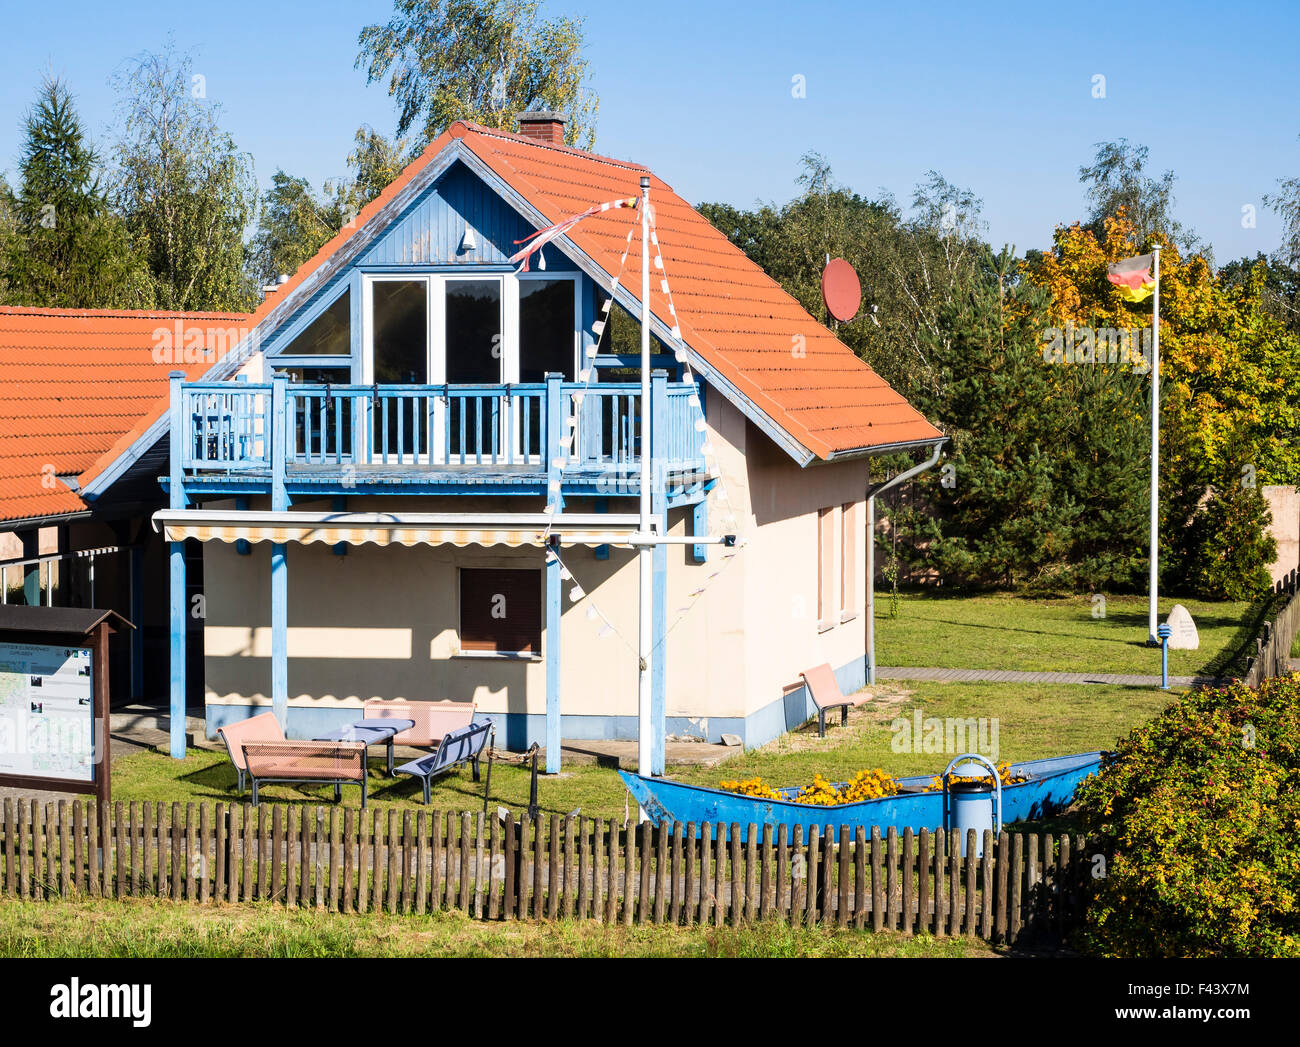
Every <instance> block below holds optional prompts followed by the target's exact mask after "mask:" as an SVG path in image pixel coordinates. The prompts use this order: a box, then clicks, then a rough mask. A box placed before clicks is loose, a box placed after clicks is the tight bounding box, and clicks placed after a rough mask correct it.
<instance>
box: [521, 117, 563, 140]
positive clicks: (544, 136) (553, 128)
mask: <svg viewBox="0 0 1300 1047" xmlns="http://www.w3.org/2000/svg"><path fill="white" fill-rule="evenodd" d="M566 120H567V117H565V115H564V114H563V113H556V112H552V111H551V110H549V109H534V110H532V111H531V112H527V113H520V114H519V133H520V134H521V135H523V136H524V137H525V138H535V139H537V141H539V142H548V143H550V144H551V145H563V144H564V124H565V121H566Z"/></svg>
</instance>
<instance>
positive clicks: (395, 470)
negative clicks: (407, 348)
mask: <svg viewBox="0 0 1300 1047" xmlns="http://www.w3.org/2000/svg"><path fill="white" fill-rule="evenodd" d="M640 393H641V388H640V385H639V384H638V383H628V382H593V383H592V384H590V385H583V384H579V383H571V382H564V381H562V380H561V378H560V376H558V375H551V376H549V377H548V380H547V381H546V382H542V383H536V384H516V385H376V386H369V385H310V384H299V383H291V382H289V381H288V380H287V379H285V378H281V377H276V378H275V379H274V380H273V381H271V382H263V383H253V382H245V381H234V382H185V381H183V380H182V379H181V378H180V377H178V376H173V379H172V394H171V395H172V402H171V420H172V431H173V432H174V433H175V432H179V433H181V434H182V438H181V440H180V442H179V448H178V449H177V450H178V451H179V454H174V455H173V459H172V471H173V481H175V480H177V479H178V480H179V481H180V482H181V483H182V484H183V486H184V488H185V490H186V492H187V493H190V494H208V495H215V494H249V493H257V492H260V491H275V490H276V489H277V488H278V487H279V486H281V485H282V487H283V490H284V491H285V492H286V493H287V494H288V496H289V497H290V498H292V497H294V496H295V495H313V494H314V495H322V494H348V493H353V494H356V493H362V492H364V493H367V494H376V493H426V494H438V493H448V494H525V495H526V494H534V495H545V494H547V493H548V491H554V490H555V488H554V482H555V481H557V480H558V481H559V483H560V484H561V485H562V489H563V491H564V492H565V493H566V494H583V495H597V496H600V495H611V496H625V495H632V494H637V493H639V489H640V488H639V473H640V466H641V459H640V456H641V453H642V448H641V446H640V435H639V429H640V425H639V417H638V416H639V414H640V408H641V403H640ZM698 397H699V393H698V390H697V387H696V386H695V385H694V384H692V383H685V382H669V381H668V379H667V374H666V372H662V371H656V372H655V373H654V375H653V376H652V379H651V410H652V439H653V443H654V449H653V450H654V453H653V455H652V459H651V463H652V470H653V473H654V475H655V477H656V483H662V484H663V489H664V490H665V491H669V490H672V491H676V492H683V491H686V490H689V489H692V488H694V489H698V488H699V487H700V486H701V485H702V484H704V483H706V482H707V480H708V477H707V476H706V475H705V460H704V454H703V452H702V447H703V444H704V435H705V434H704V432H703V427H702V426H701V427H698V428H697V423H698V422H699V420H700V419H701V418H703V413H702V411H701V408H700V401H699V398H698ZM571 434H572V436H574V437H575V439H574V440H573V441H572V443H568V438H569V437H570V435H571ZM566 444H567V445H568V446H569V447H571V448H572V449H573V451H572V453H567V452H562V451H561V450H560V448H561V447H564V446H566Z"/></svg>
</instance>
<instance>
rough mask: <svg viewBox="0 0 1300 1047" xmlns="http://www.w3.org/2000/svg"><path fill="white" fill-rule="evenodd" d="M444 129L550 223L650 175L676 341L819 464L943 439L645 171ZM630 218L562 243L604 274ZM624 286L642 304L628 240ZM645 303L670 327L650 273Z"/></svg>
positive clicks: (466, 128)
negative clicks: (680, 339) (684, 344)
mask: <svg viewBox="0 0 1300 1047" xmlns="http://www.w3.org/2000/svg"><path fill="white" fill-rule="evenodd" d="M450 134H451V135H452V136H453V137H456V138H460V139H461V141H462V142H463V143H464V144H465V145H466V146H468V147H469V148H470V149H471V150H472V151H473V152H474V154H475V155H476V156H478V157H479V158H480V159H482V160H483V161H484V163H486V164H487V165H488V166H489V167H490V168H491V169H492V170H493V171H494V172H495V173H496V174H497V175H498V176H499V177H500V178H501V179H502V180H503V181H505V182H507V183H508V184H509V185H510V186H511V187H513V188H514V189H515V190H516V191H517V192H519V193H520V195H522V196H523V197H524V198H525V199H527V200H528V202H529V203H530V204H531V205H532V206H533V207H535V208H536V209H537V210H538V211H540V212H541V213H542V214H544V215H545V216H546V217H547V218H548V219H550V220H551V221H559V220H561V219H562V218H566V217H568V216H569V215H572V214H576V213H577V212H579V211H583V210H586V209H587V208H588V207H590V206H591V205H592V204H595V203H601V202H604V201H606V200H613V199H615V198H617V197H626V196H636V195H639V194H640V178H641V176H642V175H644V174H650V202H651V204H652V206H653V207H654V210H655V216H656V217H655V224H656V227H657V229H658V233H659V245H660V247H661V249H662V252H663V259H664V267H665V270H666V273H667V276H668V280H669V285H670V287H671V290H672V293H673V301H674V304H675V305H676V307H677V314H678V317H679V319H680V321H681V324H680V326H681V330H682V336H683V338H684V339H685V341H686V342H687V344H688V345H689V346H690V347H691V348H692V349H694V350H695V351H696V352H698V353H699V354H700V356H701V357H702V358H703V359H704V360H705V362H706V363H708V364H710V365H711V366H712V367H714V368H715V369H716V370H717V371H718V372H719V373H721V374H722V375H723V376H724V377H726V378H727V379H728V380H730V381H731V382H732V384H733V385H735V386H736V388H737V389H738V390H740V392H741V393H743V394H744V395H745V396H746V397H747V398H748V399H749V400H750V401H751V402H753V403H754V404H755V405H756V406H757V407H758V408H759V409H760V410H761V411H763V413H764V414H766V415H767V416H768V417H770V418H771V419H772V420H773V421H774V422H775V423H776V424H777V425H778V426H780V427H781V428H782V429H784V430H785V431H786V432H787V433H789V434H790V435H791V436H792V437H794V439H795V440H796V441H798V442H799V443H800V444H802V445H803V446H804V447H806V448H807V449H808V450H809V451H811V452H813V453H814V454H815V455H817V456H818V457H819V458H826V457H829V456H830V455H831V454H834V453H836V452H846V451H854V450H860V449H869V448H876V447H881V446H885V445H888V444H899V443H919V442H924V441H931V440H937V439H939V438H940V436H941V435H942V434H941V433H940V432H939V430H937V429H936V428H935V427H934V426H932V425H931V424H930V423H929V422H927V421H926V420H925V418H924V416H922V415H921V413H920V412H919V411H916V410H915V409H914V408H913V407H912V406H911V405H910V404H908V402H907V401H906V400H905V399H904V398H903V397H902V396H901V395H900V394H899V393H897V392H895V391H894V390H893V389H892V388H891V387H890V386H889V384H888V383H887V382H886V381H885V380H884V379H883V378H881V377H880V376H879V375H877V374H876V372H875V371H873V370H872V369H871V368H870V367H868V366H867V364H866V363H864V362H863V361H862V360H861V359H860V358H859V357H858V356H857V354H856V353H854V352H853V350H852V349H850V348H849V347H848V346H846V345H845V344H844V343H843V342H841V341H840V340H839V339H838V338H836V337H835V335H833V334H832V333H831V332H830V331H829V330H827V329H826V328H825V327H823V326H822V325H821V324H820V323H818V322H817V321H816V320H815V319H814V318H813V317H812V316H811V315H809V314H808V312H807V311H805V310H804V308H803V307H802V306H801V305H800V304H799V303H798V302H797V301H796V300H795V299H794V298H792V297H791V296H790V295H788V294H786V292H785V291H784V290H782V288H781V285H780V284H778V283H777V282H776V281H775V280H773V279H772V278H771V277H769V276H768V275H767V274H766V273H765V272H764V271H763V270H762V269H761V268H760V267H759V266H757V265H756V264H754V263H753V262H752V261H750V260H749V258H748V257H746V255H745V254H744V252H743V251H741V250H740V249H739V248H737V247H736V246H735V245H733V244H732V243H731V241H729V240H728V239H727V238H726V237H725V236H723V235H722V233H720V232H718V231H717V230H716V229H715V228H714V227H713V226H712V225H710V224H709V222H708V220H707V219H706V218H705V217H704V216H703V215H701V214H700V213H699V212H698V211H696V210H695V209H694V208H693V207H691V206H690V204H688V203H687V202H686V201H685V200H683V199H682V198H681V197H680V196H678V195H677V194H676V193H674V192H673V191H672V188H671V187H670V186H669V185H667V184H666V183H665V182H663V181H661V180H660V179H659V178H656V177H655V176H654V175H653V174H651V173H650V172H649V171H648V170H647V169H646V168H644V167H642V166H640V165H638V164H632V163H627V162H623V161H618V160H611V159H608V158H605V157H600V156H595V155H593V154H591V153H585V152H582V151H580V150H577V149H569V148H567V147H564V146H554V145H550V144H547V143H542V142H538V141H536V140H534V139H530V138H525V137H523V136H521V135H515V134H510V133H508V132H503V131H493V130H489V129H487V128H483V127H478V126H476V125H473V124H465V123H457V124H453V125H452V127H451V129H450ZM434 145H437V143H434ZM426 155H427V154H426ZM634 214H635V212H629V211H625V210H614V211H608V212H605V213H604V214H600V215H596V216H594V217H592V218H588V219H585V220H584V221H582V222H581V223H579V224H578V225H577V226H575V227H574V228H573V229H572V230H571V231H570V233H569V239H570V240H571V241H572V242H573V243H574V245H575V246H577V247H578V248H580V249H581V250H582V251H584V252H586V253H587V254H588V255H589V256H590V257H591V258H592V259H593V260H594V261H595V262H597V263H598V264H599V265H601V266H602V267H603V268H604V269H605V270H606V271H607V272H608V273H610V274H611V275H612V274H614V273H616V272H617V271H618V261H619V255H620V254H621V253H622V251H623V248H624V246H625V244H626V237H627V230H628V223H629V221H635V219H634V218H632V217H630V216H632V215H634ZM638 235H639V234H638ZM622 283H623V285H624V286H625V287H626V288H627V289H628V290H629V291H631V292H632V293H633V294H634V295H635V296H636V297H637V298H638V299H639V297H640V293H641V257H640V250H639V245H638V242H637V241H634V242H633V250H632V251H631V252H630V254H629V256H628V261H627V268H626V270H625V271H624V275H623V279H622ZM650 307H651V310H652V311H653V312H654V313H655V315H656V316H658V317H659V318H660V319H661V320H664V321H667V319H668V317H669V313H668V307H667V299H666V298H665V297H664V295H663V294H662V293H661V291H660V290H659V281H658V280H657V279H656V278H655V276H654V274H653V273H652V274H651V295H650ZM669 326H671V323H669ZM800 339H802V344H801V343H800ZM796 347H798V348H799V350H800V352H796Z"/></svg>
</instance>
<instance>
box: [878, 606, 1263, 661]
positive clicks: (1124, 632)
mask: <svg viewBox="0 0 1300 1047" xmlns="http://www.w3.org/2000/svg"><path fill="white" fill-rule="evenodd" d="M898 603H899V608H898V617H897V618H891V617H890V616H889V607H890V601H889V598H888V595H887V594H880V595H879V596H878V598H877V601H876V651H877V654H878V657H879V659H880V664H881V665H891V666H936V667H939V668H944V669H1019V670H1025V671H1028V672H1094V673H1142V674H1145V675H1153V676H1154V675H1159V673H1160V652H1159V651H1158V650H1156V649H1153V648H1149V647H1147V646H1146V639H1147V598H1146V597H1145V596H1107V597H1106V602H1105V617H1104V618H1094V617H1093V610H1094V604H1093V601H1092V600H1091V598H1090V597H1088V596H1075V597H1066V598H1061V599H1043V598H1029V597H1020V596H1012V595H1008V594H995V595H987V596H953V595H949V594H941V593H934V592H925V593H903V594H900V596H899V601H898ZM1175 603H1181V604H1183V606H1185V607H1186V608H1187V609H1188V610H1189V611H1190V612H1191V614H1192V618H1193V619H1194V620H1195V621H1196V628H1197V631H1198V632H1199V634H1200V641H1201V645H1200V648H1199V649H1198V650H1195V651H1170V652H1169V671H1170V673H1171V674H1172V675H1174V676H1193V675H1198V674H1205V675H1213V676H1218V675H1234V674H1240V673H1241V672H1242V671H1243V669H1244V661H1245V656H1246V655H1247V654H1248V653H1249V651H1252V650H1253V649H1254V636H1255V634H1256V632H1257V631H1258V625H1259V621H1258V619H1259V618H1260V613H1259V612H1260V606H1259V605H1257V604H1247V603H1207V602H1205V601H1201V600H1188V599H1177V600H1176V599H1173V598H1169V599H1162V600H1160V601H1158V607H1159V611H1160V616H1161V618H1162V619H1163V618H1164V617H1165V616H1166V615H1168V613H1169V610H1170V608H1172V607H1173V605H1174V604H1175Z"/></svg>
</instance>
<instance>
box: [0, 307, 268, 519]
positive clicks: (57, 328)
mask: <svg viewBox="0 0 1300 1047" xmlns="http://www.w3.org/2000/svg"><path fill="white" fill-rule="evenodd" d="M177 320H180V321H181V322H182V323H185V324H193V323H200V324H204V325H230V324H238V325H240V326H241V327H242V326H244V325H245V324H246V323H247V320H248V317H247V316H246V315H244V314H242V313H169V312H136V311H113V310H102V309H29V308H14V307H0V404H3V407H2V408H0V520H22V519H28V518H31V517H37V516H53V515H59V514H62V513H75V512H80V511H82V510H84V509H85V508H86V506H85V503H84V502H83V501H82V500H81V498H80V497H79V496H78V495H77V494H76V493H75V492H74V491H72V490H71V489H70V488H69V487H68V486H67V485H66V484H64V483H63V481H61V480H59V479H57V477H59V476H76V477H80V476H81V475H83V474H84V473H85V471H86V470H88V469H89V468H91V467H92V466H93V465H94V464H95V463H96V462H97V461H98V460H99V459H100V458H101V457H103V456H105V455H106V454H107V453H108V452H109V451H110V450H111V449H113V448H115V447H117V446H118V445H122V444H123V438H124V437H125V436H126V435H127V434H129V433H132V432H135V431H137V430H140V431H142V429H143V427H142V426H141V420H142V419H144V418H155V417H157V416H158V414H159V413H160V412H161V410H162V409H163V408H164V406H165V404H166V399H167V376H168V374H170V373H171V372H172V371H173V370H183V371H185V372H186V373H187V374H188V375H190V376H191V377H197V376H198V375H200V374H201V373H202V372H203V371H205V370H207V368H208V367H209V366H211V365H210V364H208V363H192V364H174V363H171V362H162V363H159V362H157V361H156V360H155V359H154V348H155V346H158V345H163V344H165V343H163V342H160V341H159V340H158V339H156V338H155V332H156V331H157V330H158V329H159V328H160V327H164V328H167V329H168V330H169V332H172V331H174V325H175V323H176V321H177ZM129 444H130V441H129V440H127V441H126V442H125V445H124V446H121V448H120V449H121V450H125V448H126V446H129Z"/></svg>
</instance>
